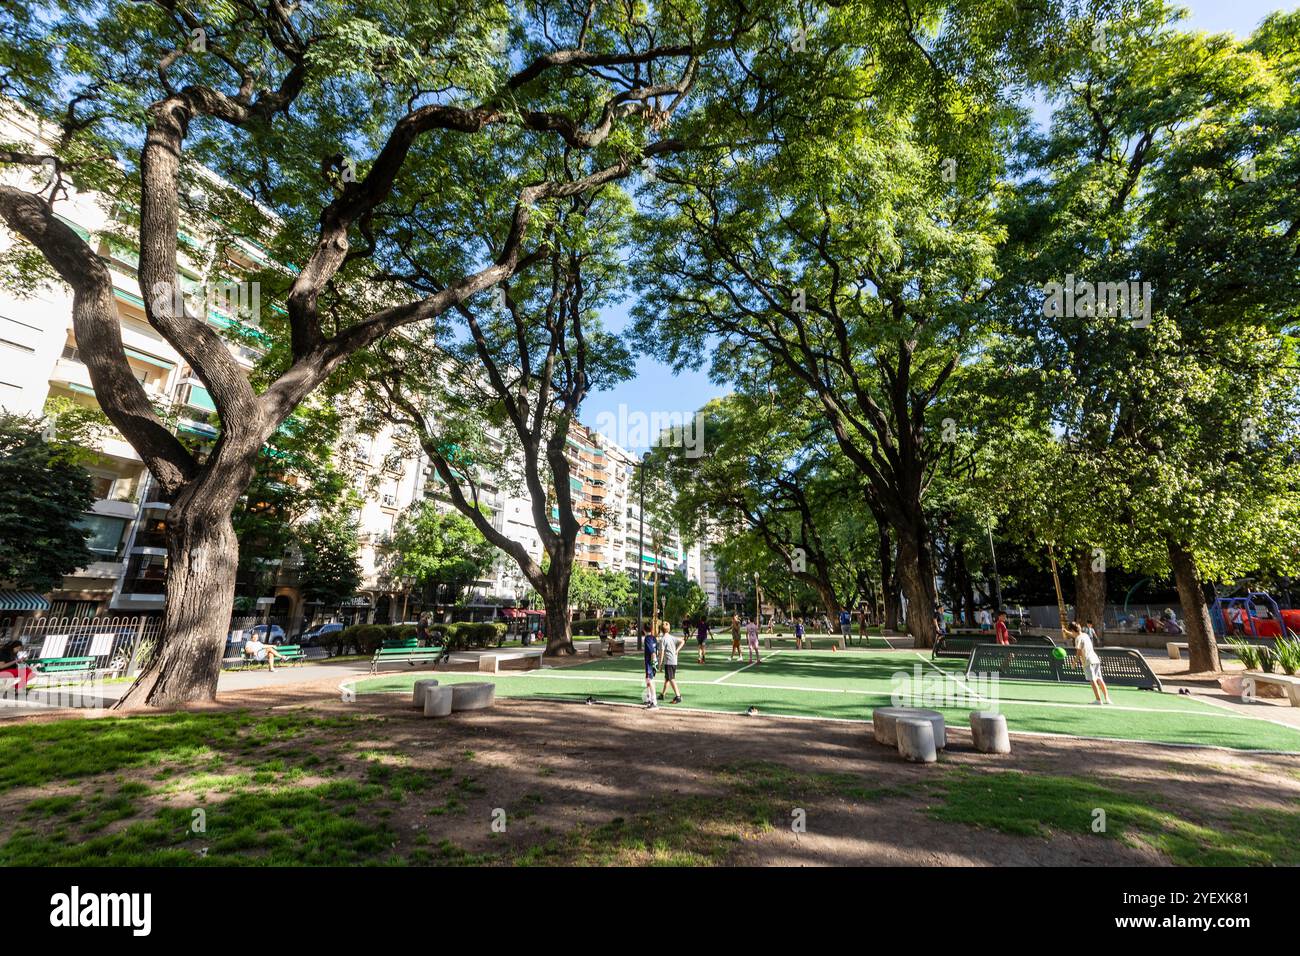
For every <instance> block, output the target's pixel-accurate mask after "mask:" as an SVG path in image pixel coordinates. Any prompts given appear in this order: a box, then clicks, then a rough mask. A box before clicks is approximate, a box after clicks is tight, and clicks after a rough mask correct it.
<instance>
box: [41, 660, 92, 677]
mask: <svg viewBox="0 0 1300 956" xmlns="http://www.w3.org/2000/svg"><path fill="white" fill-rule="evenodd" d="M31 666H32V669H33V670H35V671H36V672H37V673H38V674H93V673H95V670H96V668H95V658H93V657H46V658H43V659H41V660H37V661H33V662H32V664H31Z"/></svg>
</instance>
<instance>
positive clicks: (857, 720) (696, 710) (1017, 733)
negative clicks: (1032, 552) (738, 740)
mask: <svg viewBox="0 0 1300 956" xmlns="http://www.w3.org/2000/svg"><path fill="white" fill-rule="evenodd" d="M564 703H569V701H564ZM596 703H597V704H600V705H601V706H604V707H633V708H636V709H637V710H645V709H646V706H645V704H632V703H628V702H627V701H621V700H597V701H596ZM1075 706H1078V705H1075ZM1085 706H1086V705H1085ZM658 712H663V713H666V714H669V713H686V714H711V715H713V716H715V717H716V716H717V715H718V714H726V715H727V716H729V717H748V716H749V715H747V714H745V713H744V712H743V711H735V710H721V711H719V710H708V709H706V708H704V707H680V706H677V705H672V706H668V707H660V708H659V709H658ZM750 719H767V720H806V721H818V722H824V723H829V724H869V723H871V721H870V720H868V719H866V718H863V717H812V716H808V715H805V714H762V713H759V714H755V715H754V717H752V718H750ZM1248 719H1249V718H1248ZM1283 726H1287V725H1283ZM1010 733H1011V735H1012V736H1013V737H1044V738H1048V739H1057V740H1092V741H1096V742H1098V743H1104V744H1115V743H1120V744H1130V745H1136V746H1140V747H1175V748H1177V749H1179V750H1219V751H1222V752H1223V753H1229V754H1257V755H1259V756H1271V757H1294V756H1296V754H1297V753H1298V752H1297V751H1295V750H1252V749H1247V748H1243V747H1225V746H1224V745H1222V744H1189V743H1181V742H1178V741H1166V740H1135V739H1133V738H1132V737H1090V736H1085V735H1082V734H1058V733H1055V732H1053V731H1048V730H1012V731H1010Z"/></svg>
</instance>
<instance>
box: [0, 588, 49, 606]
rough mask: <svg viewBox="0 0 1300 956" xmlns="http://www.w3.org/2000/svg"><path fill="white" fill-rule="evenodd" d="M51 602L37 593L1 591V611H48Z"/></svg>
mask: <svg viewBox="0 0 1300 956" xmlns="http://www.w3.org/2000/svg"><path fill="white" fill-rule="evenodd" d="M49 609H50V602H49V601H47V600H45V598H44V597H42V596H41V595H40V594H37V593H36V592H35V591H0V611H48V610H49Z"/></svg>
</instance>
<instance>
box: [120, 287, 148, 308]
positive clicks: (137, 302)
mask: <svg viewBox="0 0 1300 956" xmlns="http://www.w3.org/2000/svg"><path fill="white" fill-rule="evenodd" d="M113 295H115V296H117V297H118V298H119V299H121V300H122V301H123V302H130V303H131V304H132V305H133V306H135V307H136V308H138V309H143V308H144V299H142V298H140V297H139V296H138V295H132V294H131V293H130V292H127V291H126V290H125V289H119V288H118V287H117V286H114V287H113Z"/></svg>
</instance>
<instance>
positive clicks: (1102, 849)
mask: <svg viewBox="0 0 1300 956" xmlns="http://www.w3.org/2000/svg"><path fill="white" fill-rule="evenodd" d="M557 663H567V661H561V662H557ZM1170 663H1171V664H1173V662H1170ZM513 666H522V664H521V663H520V662H511V665H510V667H509V669H513ZM1178 666H1179V665H1174V667H1168V668H1166V667H1161V668H1160V670H1161V671H1163V672H1164V674H1163V675H1162V676H1167V677H1173V676H1174V668H1175V667H1178ZM1181 666H1182V667H1185V666H1186V664H1185V662H1183V663H1182V665H1181ZM456 669H457V670H461V669H468V667H458V668H456ZM1199 689H1201V688H1198V690H1199ZM210 706H211V709H216V710H225V709H243V708H247V709H249V710H251V711H253V712H254V713H257V712H263V713H268V714H275V713H285V712H287V711H296V710H305V711H308V712H310V713H312V714H319V715H320V716H322V717H324V716H332V715H357V714H364V715H367V716H369V717H374V718H382V719H381V720H377V721H376V722H375V723H374V724H373V730H372V729H371V725H370V724H369V723H368V722H366V723H364V724H363V725H362V727H363V729H361V730H360V731H350V732H349V734H348V736H349V740H348V742H347V746H349V747H351V748H353V749H355V750H357V751H364V752H365V753H367V754H369V755H374V756H371V757H370V758H368V759H378V760H380V761H389V760H391V762H392V764H393V765H394V766H401V767H403V768H405V770H406V771H408V772H409V771H412V770H413V771H420V770H422V769H427V770H429V771H430V772H431V773H432V772H435V771H438V772H442V773H448V768H452V767H454V768H455V773H456V775H458V776H461V778H462V783H465V782H466V781H470V783H469V784H468V785H466V786H464V787H462V788H461V790H460V792H458V793H457V794H456V802H457V812H452V813H445V812H440V811H434V812H426V811H427V810H428V808H427V807H426V806H424V805H422V803H421V800H420V799H418V798H417V799H412V798H409V797H408V798H407V802H406V803H404V804H403V805H402V808H401V810H400V811H399V812H398V815H397V817H396V818H394V819H391V821H390V822H391V824H392V826H393V827H394V829H396V830H397V831H398V833H399V835H400V839H401V840H402V841H403V842H406V840H407V839H408V835H409V839H410V840H413V841H415V842H417V843H418V844H419V845H421V846H430V845H432V846H444V847H447V846H450V847H454V848H455V852H456V854H457V859H459V860H460V861H462V862H497V861H501V862H505V861H508V860H510V859H515V860H516V861H518V858H519V857H520V856H521V855H524V856H525V857H527V854H529V853H530V852H534V853H535V852H536V851H537V850H538V849H539V848H542V847H544V846H546V845H548V844H549V845H551V846H554V845H555V844H556V842H557V841H559V842H560V843H563V844H565V852H568V853H569V860H570V861H577V862H589V861H591V860H592V859H593V857H592V856H591V854H590V853H585V855H584V853H578V854H577V855H574V854H573V853H572V852H571V851H572V850H573V846H574V834H597V835H599V834H602V833H603V837H602V838H601V842H600V847H601V849H602V850H605V849H607V848H608V846H610V845H611V844H612V845H614V846H615V847H617V845H618V843H619V840H620V839H622V836H621V835H622V834H624V833H627V834H629V836H636V837H638V838H641V839H642V840H643V842H645V838H646V837H647V836H648V837H649V842H654V840H655V834H656V828H661V827H662V828H663V832H662V844H663V846H662V849H663V850H664V852H665V855H666V856H667V857H669V859H667V860H666V862H673V861H674V860H673V859H672V858H671V857H672V853H673V851H674V849H675V847H676V845H677V844H678V843H686V842H691V843H692V844H693V845H696V846H699V845H701V841H703V844H706V845H707V846H706V850H705V852H704V853H703V856H702V857H700V858H702V859H707V860H708V861H709V862H719V863H729V864H740V865H744V864H750V865H794V866H801V865H907V866H911V865H916V866H965V865H976V866H978V865H1095V866H1114V865H1121V866H1123V865H1167V864H1169V863H1170V862H1171V858H1170V857H1169V856H1168V855H1166V854H1165V853H1163V852H1161V850H1159V849H1157V848H1156V847H1155V846H1153V845H1152V844H1151V843H1149V842H1146V841H1144V840H1141V839H1139V840H1136V841H1135V840H1128V839H1102V838H1098V837H1096V836H1094V835H1092V834H1091V833H1090V832H1089V831H1088V827H1087V826H1086V825H1085V821H1073V822H1074V823H1075V824H1076V825H1074V826H1072V827H1071V828H1070V829H1071V830H1072V831H1073V832H1064V831H1063V830H1061V829H1060V828H1059V827H1057V826H1053V827H1052V828H1051V830H1050V831H1042V832H1036V833H1030V834H1027V835H1026V834H1014V833H1006V832H1000V831H999V830H998V829H994V828H990V827H985V826H979V825H972V824H971V823H970V822H969V821H967V822H954V821H953V820H952V819H951V817H950V818H949V819H947V820H945V819H939V818H938V817H937V815H936V813H935V812H933V811H934V810H935V808H936V807H935V805H936V804H937V803H940V802H942V801H943V799H944V791H943V789H942V783H941V782H942V781H943V780H945V779H948V780H951V779H963V780H966V781H967V785H968V786H969V783H970V781H971V780H972V779H978V778H979V775H981V774H989V775H990V776H989V777H988V778H985V779H990V780H991V779H992V777H993V776H994V775H997V776H999V777H1002V774H1001V772H1005V771H1019V772H1023V773H1026V774H1032V775H1035V776H1037V775H1042V776H1044V777H1059V778H1072V779H1073V780H1075V781H1081V782H1085V783H1084V786H1085V787H1087V786H1093V785H1097V786H1100V787H1104V788H1105V789H1106V791H1107V792H1111V793H1118V794H1122V795H1126V796H1128V797H1131V798H1133V799H1131V800H1130V801H1129V802H1130V803H1138V804H1143V805H1145V804H1146V803H1148V802H1154V803H1164V801H1165V797H1166V796H1167V797H1168V798H1169V802H1168V803H1167V804H1165V805H1164V806H1162V807H1160V809H1161V811H1162V812H1165V813H1173V814H1174V815H1176V816H1177V818H1178V820H1180V821H1186V823H1187V824H1189V825H1190V826H1192V827H1198V826H1208V827H1213V826H1215V822H1216V821H1221V820H1224V819H1227V818H1229V817H1231V816H1232V815H1233V814H1240V813H1241V812H1243V811H1246V812H1250V811H1255V810H1263V811H1265V812H1278V813H1283V814H1294V813H1295V812H1296V810H1297V808H1300V757H1292V756H1264V755H1257V754H1256V755H1251V754H1242V753H1235V752H1229V751H1223V750H1213V749H1201V748H1186V747H1175V746H1159V745H1151V744H1136V743H1122V742H1113V741H1107V742H1103V741H1083V740H1069V739H1057V738H1047V737H1033V736H1021V735H1013V751H1014V752H1013V753H1012V754H1010V755H1005V756H995V755H985V754H978V753H976V752H975V751H974V750H973V748H972V747H971V741H970V734H969V731H968V730H967V729H966V728H964V727H950V728H949V730H948V741H949V745H948V749H947V751H946V752H944V753H943V754H942V755H941V757H940V761H939V763H938V764H937V765H931V766H918V765H912V764H908V763H905V762H903V761H902V760H900V759H899V757H898V755H897V753H896V752H894V751H892V750H891V749H888V748H885V747H881V746H879V745H877V744H875V743H874V742H873V741H872V739H871V730H870V725H869V724H863V723H846V722H836V721H824V720H796V719H789V718H779V717H766V716H754V717H746V716H740V715H726V714H715V713H703V712H689V711H682V710H675V709H671V708H667V707H665V708H661V709H660V710H659V711H657V712H647V711H645V710H642V709H640V708H633V707H621V706H614V705H601V704H595V705H584V704H571V703H561V702H554V701H529V700H522V699H499V700H498V702H497V704H496V706H495V707H494V708H493V709H491V710H488V711H478V712H468V713H458V714H456V715H453V716H452V717H450V718H446V719H442V720H429V719H426V718H424V717H423V715H422V714H421V713H420V712H419V711H418V710H416V709H415V708H414V707H412V706H411V705H410V701H409V697H408V695H405V694H368V695H360V696H359V697H357V699H356V700H355V701H344V700H343V699H342V697H341V694H340V691H339V687H338V679H335V678H331V679H329V680H321V681H314V682H303V683H296V684H291V685H278V686H274V687H267V688H261V689H257V690H245V691H238V692H227V693H223V694H222V698H221V701H220V702H219V703H218V704H215V705H210ZM198 709H208V708H206V707H204V708H198ZM31 719H33V720H37V721H44V720H52V719H59V715H56V714H54V713H48V714H44V715H41V716H39V717H34V718H31ZM103 719H109V720H111V719H113V717H111V716H110V717H107V718H103ZM299 745H300V746H301V743H300V744H299ZM322 752H324V746H323V745H322ZM1012 779H1016V778H1012ZM1085 792H1086V791H1085ZM988 793H989V799H990V800H1002V801H1008V802H1009V801H1012V800H1019V799H1022V798H1020V797H1017V796H1016V795H1015V793H1016V791H1015V788H1014V786H1013V787H1012V788H1011V789H1010V790H1008V788H1007V787H1006V786H1002V787H998V788H996V789H994V788H992V787H990V789H989V790H988ZM20 796H22V795H20V794H14V797H16V798H17V797H20ZM27 796H30V795H27ZM977 796H978V795H977ZM1023 799H1025V800H1033V799H1035V798H1034V797H1032V796H1026V797H1024V798H1023ZM1037 799H1040V800H1041V796H1039V797H1038V798H1037ZM6 802H8V801H6V800H3V799H0V814H5V813H6V807H5V803H6ZM1102 802H1103V803H1104V802H1105V801H1104V800H1103V801H1102ZM1088 806H1091V805H1090V804H1088ZM1079 807H1080V808H1081V809H1079V810H1078V813H1080V814H1083V813H1086V812H1087V808H1086V807H1084V805H1083V804H1079ZM16 808H17V804H15V805H14V807H11V808H8V809H10V810H13V809H16ZM1049 809H1050V808H1049ZM674 811H676V812H674ZM1041 812H1043V807H1042V805H1041V803H1040V804H1039V805H1037V806H1035V807H1028V806H1027V807H1026V815H1027V816H1034V815H1035V814H1038V813H1041ZM1070 812H1071V813H1073V812H1074V810H1073V809H1072V810H1071V811H1070ZM683 814H687V815H689V817H690V820H688V821H683V820H682V819H681V817H682V815H683ZM674 817H675V818H676V819H673V818H674ZM799 817H802V820H803V821H804V824H805V825H804V827H803V828H802V829H800V828H799V827H798V826H795V825H793V821H794V820H795V819H796V818H799ZM1058 822H1059V821H1058ZM494 823H495V824H496V826H495V827H494ZM502 823H504V824H505V827H504V832H502V831H501V824H502ZM611 828H613V829H612V831H611ZM647 831H648V833H647ZM611 832H612V833H613V837H612V838H611V836H610V834H611ZM710 838H715V839H712V842H710ZM578 842H579V843H580V844H582V847H583V848H584V852H585V850H586V849H590V847H591V845H592V842H591V841H590V840H587V839H586V838H585V837H584V838H582V839H580V840H579V841H578ZM634 842H635V841H634ZM719 848H721V849H719ZM552 852H554V851H552ZM644 856H645V854H644V853H643V854H641V858H638V857H637V856H636V855H635V854H633V855H632V856H629V857H619V856H617V855H615V856H614V857H613V858H610V856H609V855H608V853H606V854H605V855H604V856H599V855H597V856H595V857H594V859H595V860H596V861H598V862H631V863H637V862H647V860H645V859H644V858H643V857H644ZM650 861H651V862H654V861H656V860H650ZM535 862H565V859H564V857H563V856H561V857H560V858H558V859H553V858H547V857H545V856H544V857H543V858H541V859H537V860H535ZM677 862H681V861H680V860H678V861H677ZM687 862H690V860H689V859H688V861H687Z"/></svg>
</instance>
